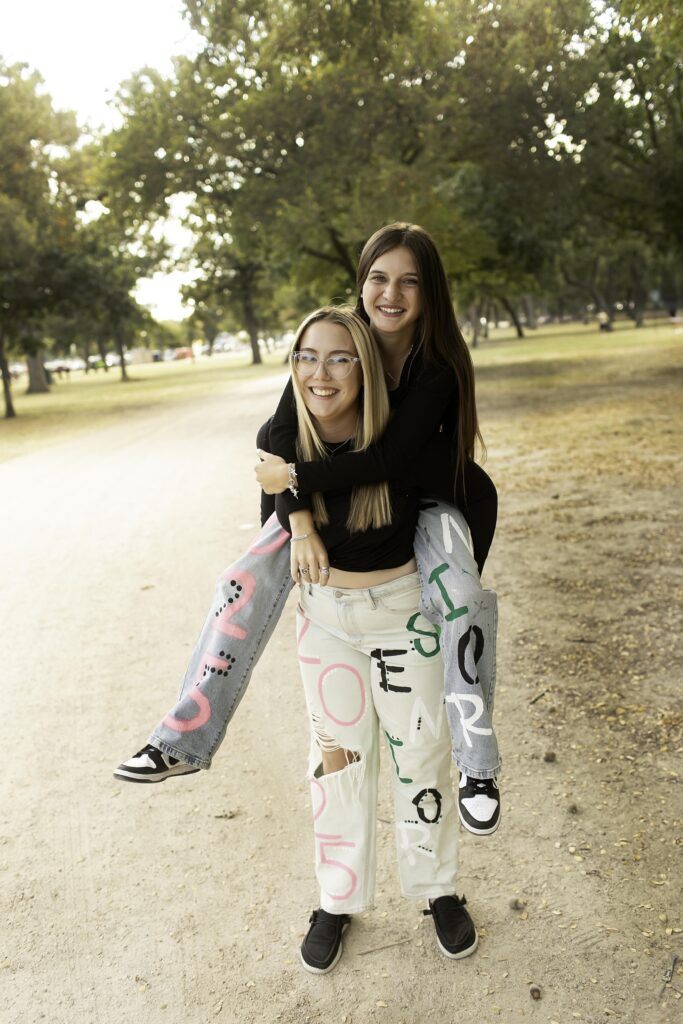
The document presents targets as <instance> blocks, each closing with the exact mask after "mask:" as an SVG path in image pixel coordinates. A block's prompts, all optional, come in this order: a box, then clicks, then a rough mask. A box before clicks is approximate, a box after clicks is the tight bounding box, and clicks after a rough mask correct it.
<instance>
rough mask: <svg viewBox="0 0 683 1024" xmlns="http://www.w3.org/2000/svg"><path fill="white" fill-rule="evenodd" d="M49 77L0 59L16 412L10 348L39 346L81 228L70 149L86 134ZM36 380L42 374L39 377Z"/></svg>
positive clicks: (1, 240)
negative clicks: (56, 102)
mask: <svg viewBox="0 0 683 1024" xmlns="http://www.w3.org/2000/svg"><path fill="white" fill-rule="evenodd" d="M41 85H42V79H41V78H40V76H39V75H38V74H37V73H36V72H30V71H29V70H28V68H27V66H26V65H24V64H13V65H8V64H6V63H4V62H3V61H2V60H0V153H2V158H1V159H0V371H1V372H2V380H3V389H4V396H5V415H6V417H8V418H9V417H13V416H14V415H15V410H14V405H13V403H12V394H11V386H10V377H9V368H8V362H7V353H8V351H9V349H10V347H12V346H16V345H20V344H22V343H23V345H24V346H25V349H26V351H27V354H28V356H29V366H30V367H33V369H35V363H34V364H32V362H31V358H32V357H36V356H37V353H38V351H39V332H38V330H37V326H36V325H37V322H38V320H39V318H40V316H41V315H43V313H44V312H45V311H47V310H49V309H50V308H51V306H52V304H53V297H54V273H55V270H56V267H57V264H58V260H56V258H55V254H56V252H57V251H58V250H59V248H60V246H61V245H62V244H63V241H64V239H65V238H66V237H68V236H69V234H70V233H71V232H72V230H73V226H74V210H73V207H72V205H71V203H70V196H71V183H70V181H69V177H68V174H67V173H64V172H65V169H66V168H67V167H68V151H69V147H70V146H72V145H73V144H74V143H75V142H76V139H77V137H78V130H77V127H76V122H75V118H74V117H73V115H72V114H66V113H62V112H55V111H54V110H53V109H52V105H51V101H50V98H49V96H47V95H45V94H41V92H40V87H41ZM32 383H33V385H34V387H35V386H39V385H36V384H35V377H34V378H33V381H32Z"/></svg>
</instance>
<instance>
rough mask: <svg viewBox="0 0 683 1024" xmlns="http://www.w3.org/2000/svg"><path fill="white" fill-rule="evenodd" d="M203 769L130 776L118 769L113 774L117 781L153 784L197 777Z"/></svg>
mask: <svg viewBox="0 0 683 1024" xmlns="http://www.w3.org/2000/svg"><path fill="white" fill-rule="evenodd" d="M200 771H201V768H188V769H187V771H182V772H165V773H164V774H163V775H154V776H152V775H147V776H145V775H128V774H127V773H126V772H125V771H119V770H118V769H117V770H116V771H115V772H113V775H114V778H115V779H120V780H121V782H144V783H147V784H150V783H153V782H166V779H173V778H180V777H182V776H183V775H195V774H196V773H197V772H200Z"/></svg>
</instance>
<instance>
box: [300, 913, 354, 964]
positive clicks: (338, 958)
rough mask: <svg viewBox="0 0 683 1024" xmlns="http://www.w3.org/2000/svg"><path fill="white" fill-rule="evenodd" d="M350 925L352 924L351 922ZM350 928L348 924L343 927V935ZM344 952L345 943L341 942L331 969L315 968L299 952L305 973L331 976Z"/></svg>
mask: <svg viewBox="0 0 683 1024" xmlns="http://www.w3.org/2000/svg"><path fill="white" fill-rule="evenodd" d="M349 924H350V922H349ZM348 927H349V925H348V924H345V925H343V927H342V935H343V934H344V932H345V931H346V929H347V928H348ZM343 952H344V943H343V942H340V943H339V949H338V950H337V955H336V956H335V958H334V960H333V961H332V963H331V964H330V966H329V967H313V966H312V964H309V963H306V961H305V960H304V955H303V953H302V952H301V950H299V957H300V959H301V965H302V967H303V969H304V970H305V971H308V973H309V974H329V973H330V971H333V970H334V969H335V967H336V966H337V964H338V963H339V961H340V960H341V955H342V953H343Z"/></svg>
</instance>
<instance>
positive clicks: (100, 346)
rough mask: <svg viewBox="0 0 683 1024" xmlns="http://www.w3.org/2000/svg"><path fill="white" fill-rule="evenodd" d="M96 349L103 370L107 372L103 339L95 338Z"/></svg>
mask: <svg viewBox="0 0 683 1024" xmlns="http://www.w3.org/2000/svg"><path fill="white" fill-rule="evenodd" d="M97 351H98V352H99V353H100V359H101V360H102V362H103V363H104V372H105V373H109V366H108V364H107V350H106V348H105V347H104V339H103V338H98V339H97Z"/></svg>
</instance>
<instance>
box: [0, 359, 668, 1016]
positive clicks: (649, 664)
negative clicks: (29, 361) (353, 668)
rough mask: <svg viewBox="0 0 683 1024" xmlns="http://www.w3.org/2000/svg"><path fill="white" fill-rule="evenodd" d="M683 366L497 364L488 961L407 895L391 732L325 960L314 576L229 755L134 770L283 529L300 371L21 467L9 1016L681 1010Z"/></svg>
mask: <svg viewBox="0 0 683 1024" xmlns="http://www.w3.org/2000/svg"><path fill="white" fill-rule="evenodd" d="M680 366H681V357H680V355H679V353H678V351H677V349H676V348H675V347H674V346H673V344H672V346H671V348H669V349H664V350H659V351H658V353H657V354H656V356H652V358H651V359H644V358H641V357H639V356H638V354H634V353H633V351H631V352H629V353H624V354H623V355H622V356H621V357H619V353H615V354H614V355H612V356H610V357H609V358H601V357H599V356H596V357H595V358H592V359H590V360H587V361H585V362H581V361H579V360H574V361H572V360H571V359H564V360H562V361H561V362H559V361H558V362H556V363H553V362H552V361H550V362H548V361H547V360H546V361H544V362H543V363H542V364H540V363H538V364H537V363H524V364H520V363H517V364H515V365H511V366H504V365H503V366H498V367H489V368H484V370H483V371H482V372H481V373H480V374H479V393H480V396H481V398H480V401H481V409H482V421H483V427H484V431H485V435H486V439H487V442H488V444H489V461H488V465H487V468H488V469H489V471H490V472H491V474H492V475H493V477H494V479H495V480H496V482H497V483H498V485H499V490H500V495H501V509H500V521H499V524H500V525H499V531H498V535H497V539H496V543H495V545H494V549H493V552H492V554H491V557H490V560H489V564H488V565H487V569H486V573H485V581H486V583H487V585H488V586H491V587H494V588H495V589H497V590H498V593H499V598H500V602H501V622H500V640H499V668H498V679H499V684H498V685H499V689H498V698H497V709H496V716H497V728H498V733H499V738H500V741H501V746H502V749H503V752H504V759H505V773H504V775H503V777H502V779H501V788H502V792H503V801H504V820H503V824H502V826H501V828H500V830H499V832H498V833H497V834H496V835H494V836H492V837H489V838H484V839H479V838H475V837H474V836H471V835H469V834H468V833H464V832H463V833H461V847H460V848H461V888H462V891H463V892H465V893H466V895H467V899H468V906H469V907H470V909H471V912H472V915H473V917H474V919H475V921H476V923H477V926H478V929H479V932H480V936H481V939H480V945H479V949H478V951H477V953H476V954H475V955H474V956H472V957H470V958H468V959H467V960H464V961H457V962H450V961H447V960H446V959H445V958H443V957H441V956H440V955H439V953H438V951H437V949H436V946H435V941H434V934H433V926H432V924H431V921H430V920H429V919H426V918H423V917H422V916H421V913H420V908H419V907H417V906H416V905H413V904H410V903H408V902H406V901H404V900H402V899H401V897H400V895H399V891H398V882H397V878H396V872H395V864H394V856H393V833H392V827H391V804H390V796H389V786H388V766H387V764H386V760H387V759H386V758H385V759H384V766H383V777H382V787H381V802H380V811H379V815H380V819H381V821H380V837H379V844H378V859H379V868H378V871H379V876H378V894H377V906H376V909H375V910H374V911H373V912H371V913H369V914H366V915H363V916H362V917H361V918H360V919H358V920H356V921H355V922H354V924H353V927H352V928H351V929H350V931H349V933H348V937H347V939H346V940H345V955H344V958H343V960H342V962H341V964H340V966H339V967H338V969H337V970H336V971H335V972H334V973H333V974H331V975H330V976H328V977H324V978H317V977H312V976H310V975H307V974H305V973H304V972H303V971H302V970H301V968H300V965H299V960H298V946H299V943H300V940H301V936H302V934H303V933H304V931H305V929H306V927H307V918H308V913H309V912H310V910H311V909H312V907H313V906H315V905H316V890H315V885H314V878H313V870H312V854H313V849H312V839H311V832H310V828H309V812H308V803H307V794H306V785H305V781H304V773H305V764H306V754H307V739H306V735H307V726H306V721H305V715H304V704H303V698H302V693H301V689H300V683H299V679H298V672H297V665H296V658H295V651H294V643H293V639H292V638H293V630H294V621H293V620H294V615H293V612H294V609H293V603H290V605H289V606H288V608H287V611H286V613H285V615H284V617H283V620H282V622H281V624H280V626H279V627H278V630H277V632H276V634H275V636H274V637H273V639H272V641H271V643H270V645H269V647H268V650H267V652H266V654H265V655H264V657H263V659H262V661H261V662H260V664H259V666H258V668H257V670H256V671H255V673H254V677H253V680H252V683H251V685H250V688H249V690H248V692H247V695H246V697H245V699H244V701H243V703H242V705H241V707H240V709H239V712H238V713H237V716H236V718H235V720H234V722H233V724H232V725H231V727H230V729H229V731H228V735H227V738H226V741H225V743H224V745H223V747H222V749H221V751H220V753H219V755H218V756H217V758H216V760H215V761H214V766H213V768H212V769H211V771H210V772H208V773H205V772H203V773H201V774H198V775H193V776H190V777H188V778H185V779H175V780H169V781H168V782H167V783H166V784H164V785H162V786H149V787H145V786H131V785H126V784H122V783H119V782H117V781H115V780H114V779H113V778H112V775H111V772H112V769H113V768H114V767H115V766H116V764H117V763H118V762H119V761H120V760H122V759H123V758H125V757H127V756H129V755H130V754H132V753H133V752H134V751H135V750H136V749H138V747H140V746H141V745H142V743H143V742H144V741H145V738H146V736H147V733H148V732H149V729H150V728H151V726H152V724H153V723H154V721H155V720H156V719H157V718H159V717H161V715H162V714H163V713H164V712H165V711H166V709H167V707H168V706H169V705H170V704H171V703H172V701H173V698H174V695H175V692H176V688H177V686H178V684H179V682H180V679H181V677H182V674H183V670H184V665H185V662H186V659H187V657H188V655H189V653H190V650H191V647H192V644H193V642H194V640H195V637H196V635H197V633H198V631H199V628H200V626H201V622H202V619H203V615H204V611H205V609H206V606H207V603H208V601H209V600H210V598H211V595H212V592H213V581H214V579H215V577H217V576H218V574H219V572H220V571H221V570H222V568H223V567H224V566H225V565H227V564H229V562H230V561H231V560H232V559H233V558H235V557H236V556H237V555H238V554H239V553H240V552H241V551H242V549H243V548H244V547H245V545H246V543H247V541H248V540H249V539H250V538H251V535H252V533H253V532H255V530H256V526H257V504H258V501H257V492H256V489H255V485H254V484H253V482H252V473H251V467H252V464H253V462H254V454H253V450H254V440H253V439H254V437H255V432H256V428H257V426H258V425H259V423H260V422H261V421H262V420H263V419H265V417H266V415H267V414H268V413H269V412H270V411H271V410H272V408H273V406H274V404H275V401H276V398H277V396H278V394H279V388H280V386H281V383H282V381H281V380H280V379H279V378H272V377H271V378H270V379H269V380H268V381H264V382H259V381H252V382H247V383H243V384H240V385H239V386H235V387H234V388H232V389H229V390H226V393H225V394H224V395H218V396H216V395H214V396H211V397H209V398H207V399H205V400H203V401H202V402H193V403H191V404H181V405H177V406H175V407H173V408H166V409H162V410H159V409H157V410H154V411H152V412H143V411H135V412H131V413H130V414H127V415H126V417H125V418H123V419H122V421H121V422H120V423H119V424H117V425H115V426H107V427H105V428H103V429H100V430H97V431H95V432H93V433H92V434H90V435H89V436H87V437H86V436H80V437H77V438H75V439H74V438H72V439H69V440H67V441H64V442H59V443H56V444H53V445H52V446H51V447H50V448H49V449H47V450H46V451H45V452H40V451H38V452H35V453H33V454H29V455H26V456H23V457H21V458H16V459H13V460H10V461H8V462H5V463H3V464H1V465H0V492H1V494H2V498H1V503H0V508H1V509H2V527H3V528H2V531H1V534H0V565H1V566H2V572H1V573H0V621H1V622H2V631H1V636H0V663H1V664H2V667H3V672H2V677H3V687H4V694H5V701H6V708H5V713H4V715H3V716H2V721H1V723H0V736H1V738H2V742H3V746H4V749H5V750H6V751H7V752H8V754H9V756H8V759H7V761H6V764H5V769H4V772H3V787H2V792H3V800H2V819H3V827H2V838H1V839H0V844H1V845H0V869H1V870H0V900H1V903H0V911H1V912H2V917H3V920H4V921H5V922H6V927H5V928H3V934H4V937H5V940H6V941H5V943H3V947H2V950H1V951H0V994H1V998H2V1003H3V1005H4V1012H3V1020H6V1021H7V1022H8V1024H14V1022H16V1024H29V1022H33V1021H48V1022H49V1024H62V1022H63V1024H67V1022H68V1024H81V1022H83V1024H114V1022H116V1024H119V1022H120V1021H133V1020H144V1021H145V1022H146V1024H157V1022H159V1024H160V1022H162V1021H163V1022H166V1021H168V1020H169V1019H174V1018H179V1019H182V1020H183V1021H184V1022H186V1024H207V1022H212V1021H214V1020H215V1021H217V1022H239V1024H252V1022H254V1024H255V1022H257V1021H258V1022H267V1024H270V1022H276V1021H279V1022H282V1024H305V1022H313V1021H325V1022H337V1024H361V1022H366V1021H367V1022H371V1021H372V1022H375V1021H377V1022H382V1021H387V1022H388V1021H391V1022H392V1024H418V1022H420V1024H421V1022H422V1021H424V1020H425V1018H429V1019H430V1020H431V1021H433V1022H434V1024H451V1022H456V1021H458V1022H459V1021H477V1022H481V1024H487V1022H489V1021H498V1020H500V1021H502V1022H504V1024H507V1022H515V1021H518V1020H522V1019H525V1020H529V1021H535V1022H543V1024H546V1022H548V1024H551V1022H556V1024H567V1022H568V1021H571V1020H580V1021H584V1022H590V1024H597V1022H603V1021H605V1022H607V1021H620V1022H634V1024H635V1022H638V1024H643V1022H644V1024H649V1022H662V1024H668V1022H671V1024H674V1021H678V1020H680V1011H681V1007H682V1006H683V1003H681V1002H679V1000H680V999H681V993H682V992H683V969H682V968H681V967H680V966H679V967H678V969H677V971H675V973H674V975H673V981H672V984H670V985H669V986H668V987H667V988H666V989H663V984H664V973H665V971H666V969H667V968H668V967H669V965H670V964H671V961H672V956H673V955H674V954H677V953H678V954H680V955H681V956H682V957H683V933H682V932H681V928H682V927H683V912H682V911H683V901H682V900H681V878H682V877H683V872H682V871H681V844H682V842H683V840H682V839H681V818H682V817H683V807H682V799H681V794H682V791H681V776H680V753H681V750H682V749H683V739H682V736H681V722H682V715H681V705H680V678H681V673H680V649H679V650H678V651H677V650H676V648H675V644H676V641H677V640H678V637H679V635H680V615H679V612H680V596H681V587H680V582H681V560H682V559H681V552H682V550H683V544H682V539H681V536H680V533H681V530H680V507H681V487H680V476H679V477H678V478H677V477H676V468H677V464H676V461H675V459H676V447H677V445H678V442H679V438H680V430H681V424H680V413H679V412H676V408H677V406H676V397H677V395H678V397H680ZM677 378H678V380H677ZM677 388H678V390H676V389H677ZM675 416H678V421H676V420H675V418H674V417H675ZM292 602H293V599H292ZM677 602H678V604H677ZM7 925H9V929H8V928H7ZM532 985H537V986H539V988H540V993H541V998H540V999H538V1000H534V999H532V997H531V994H530V987H531V986H532Z"/></svg>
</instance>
